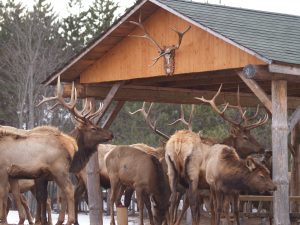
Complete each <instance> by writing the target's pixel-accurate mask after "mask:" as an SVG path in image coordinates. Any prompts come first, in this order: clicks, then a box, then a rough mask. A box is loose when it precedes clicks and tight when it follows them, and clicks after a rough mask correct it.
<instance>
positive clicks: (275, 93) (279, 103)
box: [272, 80, 290, 225]
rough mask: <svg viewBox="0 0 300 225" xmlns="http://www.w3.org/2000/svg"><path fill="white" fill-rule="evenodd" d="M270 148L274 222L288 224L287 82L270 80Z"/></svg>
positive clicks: (277, 224)
mask: <svg viewBox="0 0 300 225" xmlns="http://www.w3.org/2000/svg"><path fill="white" fill-rule="evenodd" d="M272 112H273V115H272V150H273V180H274V182H275V184H276V185H277V191H275V193H274V198H273V202H274V206H273V207H274V211H273V212H274V224H275V225H290V217H289V180H288V126H287V82H286V81H284V80H273V81H272Z"/></svg>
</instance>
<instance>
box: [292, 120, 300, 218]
mask: <svg viewBox="0 0 300 225" xmlns="http://www.w3.org/2000/svg"><path fill="white" fill-rule="evenodd" d="M291 139H292V140H291V141H292V145H293V146H294V149H295V155H294V156H293V162H292V171H291V195H298V196H299V195H300V122H298V123H297V124H296V126H295V127H294V129H293V131H292V135H291ZM291 211H292V212H300V204H299V202H297V201H294V202H291Z"/></svg>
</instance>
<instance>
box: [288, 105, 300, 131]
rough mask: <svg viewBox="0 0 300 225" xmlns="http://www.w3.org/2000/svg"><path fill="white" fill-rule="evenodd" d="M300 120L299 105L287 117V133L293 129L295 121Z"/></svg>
mask: <svg viewBox="0 0 300 225" xmlns="http://www.w3.org/2000/svg"><path fill="white" fill-rule="evenodd" d="M299 121H300V106H298V107H297V109H296V110H295V111H294V112H293V114H292V115H291V116H290V117H289V119H288V128H289V133H290V132H291V131H292V130H293V129H294V127H295V126H296V124H297V123H299Z"/></svg>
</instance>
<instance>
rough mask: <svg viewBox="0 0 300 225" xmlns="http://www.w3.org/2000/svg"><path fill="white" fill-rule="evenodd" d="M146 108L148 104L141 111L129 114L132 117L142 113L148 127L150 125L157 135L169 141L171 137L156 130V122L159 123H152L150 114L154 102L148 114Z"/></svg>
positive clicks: (144, 104)
mask: <svg viewBox="0 0 300 225" xmlns="http://www.w3.org/2000/svg"><path fill="white" fill-rule="evenodd" d="M145 106H146V102H144V103H143V106H142V108H140V109H138V110H136V111H134V112H129V113H130V114H131V115H134V114H136V113H137V112H141V114H142V115H143V117H144V119H145V121H146V123H147V125H148V126H149V127H150V128H151V129H152V130H153V131H154V132H155V133H157V134H158V135H160V136H161V137H163V138H164V139H166V140H168V139H169V138H170V137H169V136H168V135H166V134H164V133H163V132H161V131H160V130H158V129H157V128H156V122H157V121H155V122H154V124H153V123H152V122H151V120H150V118H149V114H150V111H151V108H152V106H153V102H151V104H150V106H149V108H148V111H147V112H146V110H145Z"/></svg>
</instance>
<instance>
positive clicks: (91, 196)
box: [86, 98, 103, 225]
mask: <svg viewBox="0 0 300 225" xmlns="http://www.w3.org/2000/svg"><path fill="white" fill-rule="evenodd" d="M90 101H91V103H92V105H93V108H95V99H93V98H90ZM86 173H87V191H88V200H89V218H90V224H93V225H94V224H95V225H103V217H102V214H103V204H102V199H103V198H102V191H101V188H100V176H99V163H98V151H96V152H95V153H94V154H93V155H92V156H91V158H90V159H89V162H88V164H87V166H86Z"/></svg>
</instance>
